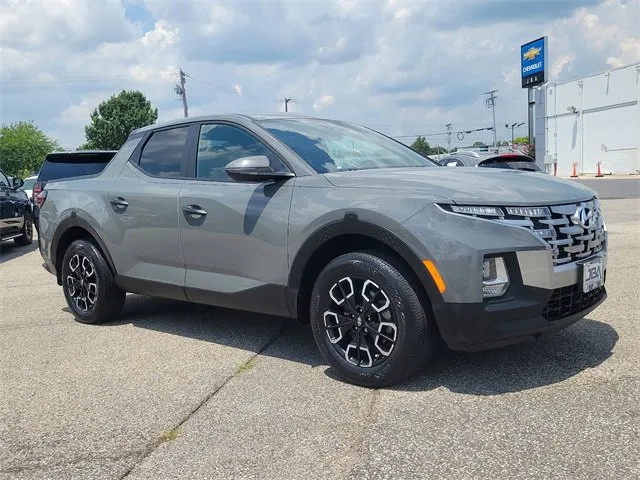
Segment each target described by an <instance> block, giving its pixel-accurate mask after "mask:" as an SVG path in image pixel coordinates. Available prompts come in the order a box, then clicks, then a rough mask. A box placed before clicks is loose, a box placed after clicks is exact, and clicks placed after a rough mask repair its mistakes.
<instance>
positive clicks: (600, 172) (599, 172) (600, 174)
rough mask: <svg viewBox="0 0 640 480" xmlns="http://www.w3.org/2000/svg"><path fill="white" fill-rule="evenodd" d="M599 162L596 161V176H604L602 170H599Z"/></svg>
mask: <svg viewBox="0 0 640 480" xmlns="http://www.w3.org/2000/svg"><path fill="white" fill-rule="evenodd" d="M600 163H601V162H598V163H597V165H598V172H597V173H596V177H604V175H602V171H601V170H600Z"/></svg>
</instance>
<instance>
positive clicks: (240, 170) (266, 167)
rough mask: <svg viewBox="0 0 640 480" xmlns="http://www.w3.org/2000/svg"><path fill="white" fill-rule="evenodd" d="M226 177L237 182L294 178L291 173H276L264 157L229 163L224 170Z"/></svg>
mask: <svg viewBox="0 0 640 480" xmlns="http://www.w3.org/2000/svg"><path fill="white" fill-rule="evenodd" d="M224 170H225V172H227V175H229V176H230V177H231V178H233V179H234V180H237V181H239V182H262V181H265V180H281V179H285V178H291V177H293V176H295V175H294V174H293V173H292V172H276V171H274V170H273V168H271V164H270V162H269V159H268V158H267V157H266V156H265V155H256V156H253V157H242V158H238V159H236V160H234V161H233V162H229V163H228V164H227V166H226V167H225V168H224Z"/></svg>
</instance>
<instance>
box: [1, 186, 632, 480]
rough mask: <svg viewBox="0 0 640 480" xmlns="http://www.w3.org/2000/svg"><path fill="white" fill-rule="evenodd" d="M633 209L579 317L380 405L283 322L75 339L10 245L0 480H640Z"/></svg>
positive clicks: (226, 314) (44, 282) (209, 312)
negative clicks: (600, 299)
mask: <svg viewBox="0 0 640 480" xmlns="http://www.w3.org/2000/svg"><path fill="white" fill-rule="evenodd" d="M598 180H600V179H598ZM637 204H638V203H637V201H636V200H605V201H604V211H605V215H606V218H607V225H608V228H609V235H610V237H609V241H610V258H609V270H608V273H607V288H608V292H609V298H608V299H607V301H606V302H605V303H604V304H603V305H602V306H600V307H599V308H598V309H596V310H595V311H594V312H592V313H591V314H590V315H589V316H588V318H586V319H584V320H582V321H580V322H579V323H577V324H575V325H573V326H572V327H569V328H568V329H566V330H563V331H561V332H559V333H557V334H554V335H552V336H549V337H547V338H544V339H542V340H541V341H539V342H538V343H535V344H524V345H517V346H512V347H506V348H501V349H497V350H492V351H487V352H478V353H459V352H444V353H443V354H442V355H441V356H439V357H438V358H436V359H435V360H434V361H433V362H432V363H431V364H430V365H429V366H428V367H427V368H426V370H425V371H424V372H423V373H422V374H420V375H419V376H418V377H416V378H414V379H412V380H410V381H408V382H405V383H404V384H400V385H397V386H395V387H393V388H389V389H380V390H369V389H364V388H360V387H355V386H352V385H349V384H346V383H344V382H342V381H340V380H339V379H337V378H336V376H335V374H334V372H333V371H332V370H331V369H330V368H329V367H327V365H326V364H325V363H324V361H323V360H322V358H321V357H320V355H319V354H318V352H317V350H316V347H315V345H314V343H313V339H312V336H311V332H310V330H309V329H308V328H307V327H305V326H300V325H297V324H296V323H294V322H293V321H290V320H286V319H282V318H277V317H269V316H263V315H256V314H247V313H242V312H235V311H230V310H223V309H217V308H210V307H206V306H199V305H189V304H185V303H181V302H175V301H169V300H160V299H154V298H147V297H141V296H137V295H129V297H128V299H127V303H126V305H125V310H124V312H123V314H122V316H121V318H120V319H119V320H117V321H115V322H113V323H110V324H105V325H99V326H97V325H96V326H91V325H83V324H80V323H77V322H75V321H74V320H73V318H72V316H71V314H70V313H69V310H68V308H67V307H66V304H65V302H64V298H63V296H62V291H61V289H60V287H58V286H57V285H56V283H55V279H54V277H53V276H51V275H50V274H48V273H46V272H45V271H44V270H43V269H42V267H41V263H42V261H41V258H40V255H39V253H38V251H37V246H36V243H35V242H34V244H33V245H32V246H31V247H26V248H15V247H12V246H11V245H10V244H7V245H4V246H3V249H2V254H1V255H0V366H1V368H0V386H1V388H0V479H3V480H4V479H71V478H74V479H76V478H78V479H94V478H95V479H122V478H127V479H158V478H162V479H169V478H181V479H182V478H184V479H227V478H241V479H252V478H255V479H261V480H263V479H271V478H274V479H276V478H277V479H283V478H287V479H298V478H300V479H303V478H304V479H307V478H353V479H355V478H358V479H361V478H371V479H373V478H376V479H378V478H391V479H395V478H398V479H413V478H425V479H426V478H429V479H432V478H465V479H466V478H491V479H496V478H498V479H502V478H505V479H514V478H526V479H531V478H570V479H631V478H640V455H638V452H639V451H640V402H639V401H638V399H639V398H640V361H639V360H640V325H639V320H638V319H639V318H640V311H639V308H638V303H637V298H639V296H640V274H639V271H640V256H639V255H638V247H639V238H640V236H639V233H640V211H639V210H638V208H637Z"/></svg>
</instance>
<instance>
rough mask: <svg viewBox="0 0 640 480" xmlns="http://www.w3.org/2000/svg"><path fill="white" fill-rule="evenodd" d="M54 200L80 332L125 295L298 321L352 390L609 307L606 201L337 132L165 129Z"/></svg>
mask: <svg viewBox="0 0 640 480" xmlns="http://www.w3.org/2000/svg"><path fill="white" fill-rule="evenodd" d="M40 201H41V202H42V203H41V206H40V229H41V235H42V243H41V254H42V256H43V257H44V260H45V265H46V268H47V269H48V270H49V271H50V272H51V273H52V274H54V275H55V276H56V277H57V282H58V284H59V285H61V286H62V288H63V291H64V295H65V298H66V301H67V303H68V305H69V307H70V308H71V309H72V310H73V312H74V314H75V316H76V318H77V319H78V321H81V322H86V323H98V322H103V321H107V320H109V319H111V318H113V317H114V316H116V315H117V314H118V313H119V312H120V310H121V309H122V307H123V304H124V302H125V296H126V292H133V293H138V294H143V295H151V296H156V297H165V298H172V299H178V300H183V301H188V302H197V303H204V304H209V305H216V306H220V307H226V308H233V309H241V310H247V311H253V312H261V313H266V314H274V315H282V316H288V317H293V318H298V319H299V320H300V321H301V322H304V323H310V325H311V329H312V332H313V335H314V338H315V341H316V344H317V346H318V348H319V350H320V352H321V353H322V355H323V356H324V358H325V359H326V361H327V362H328V363H329V364H330V365H331V366H332V367H333V368H334V369H335V370H336V371H337V372H338V373H339V374H340V375H341V376H342V378H344V379H346V380H347V381H349V382H352V383H355V384H358V385H364V386H369V387H379V386H385V385H390V384H393V383H395V382H398V381H400V380H403V379H406V378H408V377H410V376H412V375H414V374H415V373H416V372H418V371H419V370H420V369H421V368H423V366H424V365H425V363H426V362H427V361H428V359H429V358H430V357H431V356H432V354H433V352H434V347H435V346H436V343H437V342H440V341H444V343H445V344H446V345H448V346H449V347H450V348H451V349H457V350H480V349H486V348H493V347H498V346H502V345H507V344H511V343H516V342H522V341H530V340H535V339H536V338H538V337H539V336H540V335H542V334H546V333H549V332H553V331H557V330H559V329H562V328H564V327H567V326H568V325H570V324H572V323H574V322H576V321H578V320H579V319H581V318H583V317H584V316H585V315H587V314H588V313H589V312H591V311H592V310H593V309H594V308H596V307H597V306H598V305H599V304H600V303H602V302H603V301H604V299H605V298H606V295H607V294H606V290H605V277H606V267H607V229H606V225H605V222H604V219H603V216H602V213H601V208H600V202H599V200H598V198H597V195H596V193H595V192H594V191H593V190H590V189H589V188H586V187H584V186H581V185H579V184H577V183H573V182H571V181H565V180H560V179H556V178H553V177H550V176H549V175H546V174H543V173H530V172H523V171H517V170H501V169H478V168H464V167H463V168H446V167H441V166H439V165H437V164H436V163H435V162H433V161H431V160H430V159H428V158H425V157H423V156H421V155H419V154H417V153H415V152H414V151H412V150H411V149H410V148H408V147H407V146H405V145H403V144H401V143H399V142H397V141H395V140H393V139H391V138H389V137H386V136H384V135H382V134H380V133H378V132H375V131H373V130H370V129H368V128H365V127H362V126H358V125H354V124H350V123H346V122H340V121H335V120H326V119H318V118H310V117H304V116H296V115H292V114H286V115H264V116H246V115H224V116H206V117H199V118H189V119H184V120H179V121H175V122H170V123H165V124H156V125H152V126H149V127H145V128H142V129H139V130H136V131H134V132H132V133H131V135H130V136H129V138H128V140H127V141H126V143H125V144H124V145H123V146H122V148H121V149H120V150H119V152H118V153H117V154H116V155H115V157H114V158H113V159H112V160H111V162H110V163H109V164H108V165H107V166H106V168H105V169H104V170H103V171H102V172H101V173H100V174H97V175H94V176H90V177H84V178H79V179H74V180H66V181H65V180H63V181H51V182H49V183H48V184H47V185H46V188H45V190H44V192H43V193H42V194H41V195H40ZM212 315H215V312H213V311H212Z"/></svg>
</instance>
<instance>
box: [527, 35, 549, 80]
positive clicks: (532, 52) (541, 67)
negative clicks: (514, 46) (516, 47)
mask: <svg viewBox="0 0 640 480" xmlns="http://www.w3.org/2000/svg"><path fill="white" fill-rule="evenodd" d="M547 43H548V41H547V37H542V38H539V39H537V40H534V41H533V42H529V43H525V44H524V45H522V46H520V75H521V77H522V88H532V87H535V86H536V85H540V84H542V83H545V82H546V81H547V64H546V61H547Z"/></svg>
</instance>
